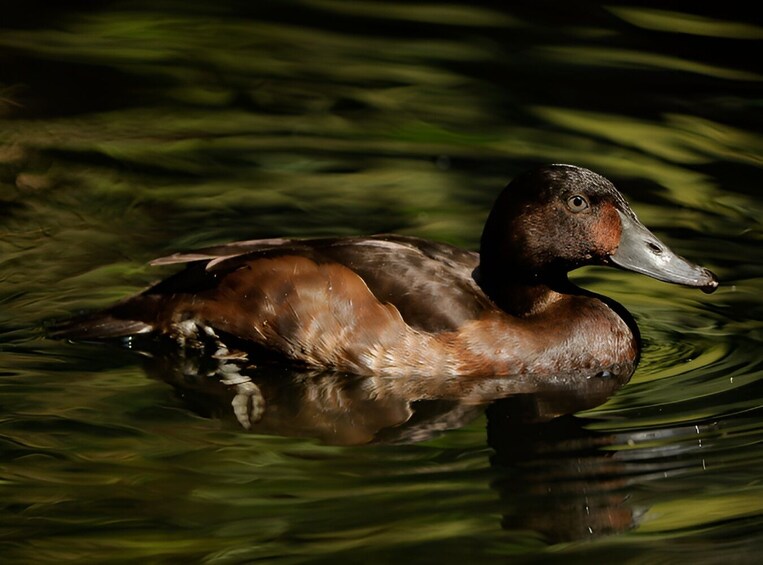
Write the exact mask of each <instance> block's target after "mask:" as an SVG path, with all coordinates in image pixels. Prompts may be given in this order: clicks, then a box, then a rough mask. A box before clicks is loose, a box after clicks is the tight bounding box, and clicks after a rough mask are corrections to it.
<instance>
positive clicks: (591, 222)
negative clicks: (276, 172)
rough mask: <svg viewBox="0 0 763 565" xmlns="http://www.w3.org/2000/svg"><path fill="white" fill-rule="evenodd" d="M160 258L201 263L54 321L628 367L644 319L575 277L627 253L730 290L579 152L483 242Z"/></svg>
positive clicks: (528, 179)
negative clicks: (649, 223) (678, 249)
mask: <svg viewBox="0 0 763 565" xmlns="http://www.w3.org/2000/svg"><path fill="white" fill-rule="evenodd" d="M157 263H158V264H169V263H190V264H189V265H188V267H187V268H186V269H185V270H183V271H181V272H179V273H177V274H175V275H174V276H171V277H170V278H168V279H166V280H165V281H163V282H160V283H158V284H157V285H155V286H153V287H151V288H149V289H148V290H146V291H145V292H143V293H141V294H139V295H137V296H134V297H132V298H128V299H126V300H125V301H123V302H120V303H118V304H116V305H115V306H112V307H110V308H108V309H106V310H104V311H102V312H98V313H95V314H93V315H91V316H88V317H85V318H82V319H80V320H76V321H73V322H70V323H67V324H65V325H63V326H60V327H59V328H57V329H55V330H53V332H52V335H53V336H55V337H64V338H73V339H101V338H116V337H125V336H130V335H133V334H145V333H152V334H163V335H168V336H170V337H172V338H173V339H175V340H177V341H178V342H180V343H183V344H185V345H186V346H188V345H193V344H196V345H199V344H201V343H204V342H206V343H212V344H213V346H214V347H215V348H216V349H218V350H219V351H218V355H219V356H221V357H225V356H226V355H228V354H229V353H230V351H231V350H232V349H233V348H234V347H235V348H237V349H242V350H250V349H256V350H262V351H267V352H269V353H273V354H276V355H278V356H281V357H283V358H286V359H289V360H291V361H296V362H299V363H302V364H305V365H308V366H313V367H325V368H332V369H335V370H339V371H343V372H348V373H356V374H365V375H411V374H419V375H438V376H481V375H482V376H484V375H515V374H519V373H522V374H529V375H535V376H536V377H537V378H539V379H546V378H549V379H551V378H555V376H557V375H564V374H570V373H574V372H576V371H581V370H582V371H586V372H593V373H600V374H602V375H604V376H610V375H615V376H617V377H620V376H622V375H623V374H627V375H630V374H631V373H632V371H633V367H634V365H635V362H636V359H637V357H638V339H637V330H636V328H635V324H634V323H633V320H632V319H631V317H630V316H629V315H628V314H627V312H625V310H624V309H623V308H622V307H620V306H619V305H617V304H615V303H613V302H612V301H609V300H607V299H605V298H603V297H600V296H597V295H594V294H592V293H590V292H586V291H584V290H582V289H580V288H578V287H576V286H574V285H573V284H571V283H570V282H569V281H568V279H567V273H568V272H569V271H570V270H572V269H575V268H577V267H580V266H582V265H597V264H598V265H602V264H603V265H607V264H614V265H618V266H620V267H623V268H626V269H630V270H634V271H637V272H640V273H644V274H647V275H649V276H652V277H655V278H658V279H661V280H664V281H668V282H673V283H678V284H684V285H688V286H694V287H700V288H702V289H703V290H706V291H712V290H714V289H715V288H716V286H717V282H716V279H715V277H714V276H713V274H712V273H710V272H709V271H707V270H706V269H703V268H701V267H698V266H696V265H693V264H691V263H689V262H687V261H686V260H684V259H683V258H681V257H679V256H677V255H675V254H674V253H673V252H672V251H670V249H668V248H667V247H666V246H665V245H664V244H663V243H662V242H660V241H659V240H658V239H657V238H656V237H655V236H654V235H653V234H651V233H650V232H649V231H648V230H647V229H646V228H645V227H644V226H643V225H642V224H641V223H640V222H639V221H638V219H637V218H636V216H635V215H634V214H633V212H632V211H631V209H630V208H629V206H628V204H627V203H626V202H625V200H624V199H623V197H622V196H621V195H620V193H619V192H618V191H617V190H616V189H615V188H614V186H613V185H612V184H611V183H610V182H609V181H608V180H607V179H605V178H604V177H601V176H599V175H597V174H595V173H593V172H591V171H588V170H586V169H581V168H578V167H573V166H569V165H550V166H545V167H541V168H539V169H536V170H534V171H531V172H529V173H526V174H524V175H522V176H520V177H518V178H516V179H515V180H514V181H513V182H512V183H511V184H510V185H509V186H508V187H507V188H506V189H505V190H504V191H503V193H501V195H500V196H499V197H498V200H497V201H496V203H495V206H494V207H493V210H492V212H491V213H490V216H489V218H488V220H487V224H486V225H485V229H484V232H483V235H482V242H481V247H480V253H479V255H478V254H476V253H471V252H468V251H464V250H461V249H458V248H455V247H451V246H449V245H445V244H442V243H433V242H429V241H424V240H421V239H417V238H412V237H402V236H374V237H370V238H340V239H314V240H304V241H300V240H286V239H277V240H256V241H248V242H239V243H232V244H229V245H224V246H221V247H215V248H211V249H207V250H202V251H199V252H196V253H190V254H178V255H173V256H170V257H167V258H164V259H160V260H158V261H157Z"/></svg>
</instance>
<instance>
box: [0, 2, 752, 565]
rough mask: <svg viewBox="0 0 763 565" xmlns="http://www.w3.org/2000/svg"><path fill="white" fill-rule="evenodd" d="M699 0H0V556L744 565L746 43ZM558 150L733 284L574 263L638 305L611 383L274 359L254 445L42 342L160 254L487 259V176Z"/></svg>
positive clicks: (216, 399) (182, 382) (218, 400)
mask: <svg viewBox="0 0 763 565" xmlns="http://www.w3.org/2000/svg"><path fill="white" fill-rule="evenodd" d="M40 6H42V4H40ZM691 10H692V12H691V13H679V12H671V11H664V10H662V9H658V8H654V7H651V6H649V5H647V4H644V5H643V6H639V5H638V3H630V4H628V5H619V4H607V5H606V6H604V5H597V4H590V3H583V2H568V3H565V4H563V5H556V4H554V5H546V4H542V5H539V4H535V5H534V7H530V6H529V5H527V6H522V7H515V8H505V7H502V6H501V4H499V3H491V2H483V3H480V4H479V5H476V4H470V5H466V4H447V5H442V6H440V5H433V4H410V3H399V4H390V3H376V2H361V3H355V2H353V3H349V2H348V3H343V2H333V1H330V0H328V1H327V0H313V1H306V2H300V3H286V2H281V3H256V4H255V3H253V4H252V5H251V6H249V5H246V6H245V5H243V4H242V5H240V6H238V7H237V8H236V10H233V9H228V8H226V7H224V6H206V5H204V3H201V2H191V3H188V2H165V3H162V4H161V6H159V5H157V4H156V3H148V2H145V3H144V2H137V3H136V2H131V3H122V2H106V3H99V4H98V9H95V8H94V7H93V6H92V5H91V4H90V3H87V2H79V3H75V6H74V7H71V6H70V7H67V8H64V7H61V6H59V5H58V4H55V5H54V6H47V7H45V9H44V10H37V9H32V7H30V6H29V5H26V4H25V5H23V6H21V5H18V6H12V7H10V8H8V9H6V10H4V12H5V13H4V16H3V21H2V24H1V25H2V26H3V29H2V30H0V182H1V183H2V184H1V185H0V186H1V188H2V191H1V192H0V222H1V223H2V224H1V226H0V246H1V247H0V253H1V254H0V261H1V262H2V268H1V269H0V304H2V308H0V359H1V360H2V361H1V362H0V387H1V388H0V404H1V406H2V409H1V410H0V414H2V416H1V417H0V446H1V447H0V470H1V475H0V493H1V494H0V504H1V505H2V512H0V550H1V551H2V553H3V555H4V561H5V562H18V563H28V562H38V563H39V562H52V561H56V562H58V561H62V560H72V561H79V562H134V561H135V560H138V559H144V560H148V561H150V562H177V561H180V560H190V561H200V562H214V563H239V562H250V561H256V560H262V561H270V560H273V561H275V560H276V559H278V560H279V561H280V562H285V563H298V562H332V563H334V562H341V561H347V562H363V563H375V562H378V563H384V562H390V561H393V560H400V561H403V560H404V561H405V562H421V563H427V562H478V561H479V562H496V563H499V562H500V563H502V562H506V561H512V562H515V561H516V562H533V561H539V560H543V561H544V562H560V563H562V562H563V563H568V562H570V561H583V560H585V561H590V560H594V561H596V562H600V561H602V560H604V559H606V560H607V561H615V560H622V561H626V562H629V563H641V562H667V563H673V562H693V563H717V562H721V561H723V562H732V563H747V562H754V560H755V558H756V557H757V555H759V553H760V551H761V549H763V539H762V536H761V531H762V530H763V487H761V475H762V474H761V471H762V470H763V445H762V444H761V439H762V438H763V425H761V415H763V409H762V407H763V380H762V379H761V367H762V366H763V362H762V358H763V356H762V355H761V341H763V339H762V338H763V334H762V332H761V318H762V316H761V313H762V310H763V308H762V305H763V300H762V299H761V296H763V292H762V291H763V283H762V280H763V279H762V278H761V275H762V274H763V261H761V256H760V251H759V250H760V240H761V229H760V222H759V218H760V217H761V212H763V206H762V205H761V200H760V197H759V191H760V185H761V174H760V170H761V169H760V165H761V153H762V151H761V149H762V147H761V145H762V144H761V138H760V135H759V131H760V130H759V126H760V105H759V102H760V97H761V89H760V84H761V74H760V72H759V71H760V69H759V63H758V57H757V50H758V49H759V46H760V43H759V40H760V39H761V27H760V24H759V21H758V20H756V19H755V18H754V17H753V16H752V11H751V10H752V8H747V9H745V10H742V9H738V10H736V11H735V10H734V9H732V8H731V7H729V6H725V5H724V6H718V7H717V8H716V7H708V8H698V7H696V6H692V7H691ZM543 162H570V163H574V164H578V165H581V166H586V167H590V168H592V169H594V170H596V171H598V172H600V173H602V174H604V175H606V176H608V177H609V178H611V179H612V180H613V181H615V183H616V184H617V186H619V187H620V188H621V190H622V191H623V192H625V193H626V195H627V196H628V198H629V200H630V202H631V204H632V205H633V207H634V209H635V210H636V211H637V213H638V214H639V216H640V217H641V219H642V220H643V221H644V223H645V224H647V225H648V226H649V227H650V228H652V229H653V231H655V232H656V233H658V234H659V236H660V237H661V238H663V239H664V240H665V241H666V242H668V243H669V244H670V245H671V247H672V248H673V249H675V250H676V251H677V252H679V253H681V254H682V255H685V256H687V257H690V258H691V259H692V260H694V261H696V262H698V263H700V264H702V265H704V266H707V267H709V268H711V269H712V270H714V271H715V272H716V273H717V274H718V275H719V276H720V279H721V281H722V287H721V288H720V289H719V290H718V292H716V293H715V294H713V295H710V296H707V295H704V294H701V293H699V292H696V291H692V290H689V289H683V288H678V287H673V286H670V285H666V284H664V283H660V282H657V281H653V280H651V279H647V278H645V277H641V276H638V275H636V274H633V273H623V272H618V271H614V270H611V269H603V268H597V269H587V270H583V271H581V272H579V273H577V274H576V277H575V278H576V280H578V281H579V283H580V284H581V285H583V286H585V287H586V288H589V289H591V290H593V291H596V292H600V293H602V294H605V295H607V296H610V297H612V298H614V299H615V300H617V301H619V302H621V303H622V304H624V305H625V306H626V307H627V308H628V309H629V310H630V311H631V312H632V313H633V314H634V315H635V316H636V318H637V320H638V323H639V326H640V328H641V332H642V334H643V337H644V352H643V357H642V361H641V364H640V366H639V368H638V370H637V371H636V373H635V375H634V376H633V378H632V380H631V381H630V383H628V384H627V385H625V386H624V387H623V388H621V389H620V390H617V391H615V390H614V389H616V388H617V386H616V384H615V385H613V387H612V390H593V389H592V388H591V387H590V386H588V385H586V386H583V385H581V387H580V388H578V389H577V391H576V393H575V394H572V393H571V392H570V391H566V392H564V391H563V392H562V393H559V394H549V395H546V396H545V397H542V398H538V397H532V396H527V395H520V396H515V397H512V398H509V399H505V400H500V401H494V400H493V399H494V397H495V396H496V394H497V392H496V391H495V390H494V389H495V388H496V387H497V386H498V385H496V384H495V383H487V384H484V383H482V384H480V385H479V386H478V385H477V384H475V385H474V389H470V390H469V391H463V390H460V389H459V388H458V383H456V384H453V383H439V382H438V383H437V386H435V385H433V384H432V383H427V382H403V383H401V382H392V383H390V382H375V381H373V380H371V381H369V380H364V379H355V378H341V377H339V376H337V375H331V374H323V375H306V374H300V373H294V372H292V371H289V370H287V369H277V368H270V369H268V370H266V371H264V373H263V374H258V375H256V376H254V377H253V378H254V379H255V380H256V382H258V383H259V385H260V388H261V391H262V393H263V396H264V397H265V401H266V406H267V410H266V412H265V414H266V417H264V418H263V419H262V420H261V421H260V422H258V423H256V425H254V426H253V427H252V430H251V431H246V430H245V429H244V428H242V426H241V425H240V423H239V421H238V420H237V418H236V417H235V415H234V414H233V413H232V410H231V405H230V402H231V399H232V396H233V395H234V393H235V391H232V390H231V389H230V388H228V387H225V386H223V385H221V384H220V383H219V382H216V381H215V380H213V379H204V378H196V379H193V378H188V377H187V376H186V375H184V374H183V373H182V371H181V372H178V371H177V368H176V367H173V366H172V365H161V363H156V362H154V363H151V362H147V361H146V359H144V358H142V357H141V356H140V355H138V354H136V353H134V352H132V351H127V350H122V349H118V348H111V347H103V346H94V345H88V344H69V343H58V342H51V341H49V340H46V339H45V337H44V330H43V325H44V324H45V323H46V322H48V321H49V320H52V319H59V318H62V317H65V316H67V315H69V314H71V313H73V312H77V311H81V310H87V309H91V308H97V307H101V306H104V305H106V304H109V303H110V302H112V301H114V300H117V299H119V298H121V297H123V296H125V295H127V294H129V293H131V292H135V291H137V290H139V289H141V288H143V287H144V286H146V285H147V284H149V283H150V282H151V281H153V280H156V279H157V278H159V277H160V276H163V275H164V274H167V273H168V272H171V271H172V269H171V268H166V269H159V270H157V269H151V268H149V267H146V266H145V264H146V262H147V261H148V260H150V259H152V258H154V257H157V256H161V255H164V254H167V253H170V252H173V251H176V250H178V249H188V248H193V247H198V246H203V245H210V244H215V243H220V242H225V241H230V240H236V239H249V238H257V237H273V236H281V235H289V236H308V235H309V236H314V235H328V234H333V235H336V234H340V235H341V234H361V233H374V232H385V231H395V232H398V233H406V234H415V235H419V236H423V237H428V238H432V239H438V240H443V241H448V242H450V243H454V244H458V245H463V246H465V247H469V248H474V247H475V246H476V244H477V242H478V239H479V234H480V230H481V227H482V222H483V221H484V218H485V216H486V214H487V211H488V209H489V207H490V204H491V202H492V199H493V198H494V197H495V196H496V194H497V192H498V191H499V190H500V188H501V187H502V186H503V185H504V184H505V183H506V182H507V181H508V180H509V179H510V178H511V177H512V176H513V175H515V174H517V173H518V172H520V171H523V170H525V169H527V168H529V167H531V166H533V165H535V164H538V163H543ZM502 386H506V384H505V383H504V384H503V385H502ZM480 387H482V388H480ZM491 387H493V388H491ZM498 388H500V387H498ZM380 390H381V391H383V394H379V393H378V392H379V391H380ZM374 391H376V393H375V394H372V392H374ZM499 392H500V391H499ZM504 392H506V391H505V390H504ZM515 392H516V391H515ZM611 393H614V394H612V396H611V398H609V399H608V400H607V397H608V396H609V395H610V394H611ZM565 412H575V415H574V416H564V417H562V418H560V419H557V420H553V421H551V422H548V421H546V420H547V419H548V417H550V416H551V415H555V414H558V413H565Z"/></svg>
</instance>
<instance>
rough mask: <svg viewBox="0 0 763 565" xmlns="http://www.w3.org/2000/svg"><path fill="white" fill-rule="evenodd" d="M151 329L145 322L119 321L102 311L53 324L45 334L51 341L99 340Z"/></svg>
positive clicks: (140, 332)
mask: <svg viewBox="0 0 763 565" xmlns="http://www.w3.org/2000/svg"><path fill="white" fill-rule="evenodd" d="M153 329H154V327H153V326H152V325H151V324H148V323H146V322H142V321H140V320H126V319H120V318H117V317H115V316H113V315H112V314H111V313H110V312H108V311H104V312H95V313H93V314H86V315H84V316H79V317H76V318H70V319H68V320H64V321H62V322H59V323H54V324H52V325H51V326H49V327H48V328H47V334H48V337H50V338H52V339H73V340H88V339H99V340H100V339H112V338H118V337H126V336H130V335H135V334H144V333H148V332H150V331H152V330H153Z"/></svg>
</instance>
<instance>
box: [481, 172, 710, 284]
mask: <svg viewBox="0 0 763 565" xmlns="http://www.w3.org/2000/svg"><path fill="white" fill-rule="evenodd" d="M480 255H481V261H480V270H481V276H482V277H483V280H486V281H487V280H492V281H494V282H495V283H496V284H502V283H505V282H507V281H516V282H517V283H520V284H528V283H532V282H533V281H535V282H537V283H546V284H550V285H553V284H554V283H556V282H559V281H566V277H567V273H568V272H569V271H571V270H572V269H575V268H577V267H581V266H583V265H615V266H618V267H621V268H623V269H628V270H631V271H636V272H638V273H642V274H644V275H648V276H650V277H653V278H656V279H659V280H661V281H665V282H670V283H675V284H681V285H685V286H690V287H696V288H700V289H702V290H703V291H705V292H712V291H714V290H715V289H716V288H717V287H718V281H717V279H716V277H715V275H714V274H713V273H711V272H710V271H708V270H707V269H705V268H703V267H700V266H698V265H695V264H693V263H690V262H689V261H687V260H686V259H684V258H683V257H680V256H679V255H676V254H675V253H674V252H673V251H671V250H670V248H668V246H667V245H665V244H664V243H663V242H661V241H660V240H659V239H658V238H657V237H656V236H655V235H654V234H653V233H652V232H650V231H649V230H648V229H647V228H646V227H645V226H644V225H643V224H642V223H641V222H640V221H639V220H638V218H637V217H636V215H635V214H634V213H633V211H632V210H631V209H630V206H628V203H627V202H626V201H625V199H624V198H623V196H622V195H621V194H620V193H619V192H618V191H617V189H616V188H615V187H614V185H613V184H612V183H611V182H610V181H609V180H607V179H606V178H604V177H602V176H601V175H598V174H596V173H594V172H592V171H589V170H588V169H583V168H580V167H574V166H572V165H546V166H543V167H540V168H537V169H535V170H532V171H530V172H528V173H525V174H523V175H521V176H519V177H517V178H516V179H515V180H514V181H512V182H511V184H509V186H507V187H506V189H504V191H503V192H502V193H501V195H500V196H499V197H498V199H497V200H496V203H495V205H494V206H493V210H492V211H491V213H490V216H489V217H488V220H487V223H486V224H485V230H484V232H483V234H482V242H481V247H480Z"/></svg>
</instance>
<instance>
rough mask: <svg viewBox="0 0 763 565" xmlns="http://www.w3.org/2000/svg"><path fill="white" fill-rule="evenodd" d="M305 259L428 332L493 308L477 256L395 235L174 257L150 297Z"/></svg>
mask: <svg viewBox="0 0 763 565" xmlns="http://www.w3.org/2000/svg"><path fill="white" fill-rule="evenodd" d="M288 256H296V257H304V258H307V259H310V260H312V261H314V262H316V263H318V264H326V263H335V264H338V265H341V266H343V267H345V268H347V269H349V270H350V271H352V272H354V273H355V274H356V275H357V276H358V277H360V278H361V279H362V280H363V282H364V283H365V285H366V286H367V287H368V289H369V290H370V291H371V292H372V293H373V295H374V296H375V297H376V298H377V299H378V300H379V302H382V303H386V304H391V305H393V306H394V307H395V308H396V309H397V310H398V311H399V312H400V314H401V316H402V317H403V320H405V322H406V323H407V324H408V325H410V326H411V327H413V328H415V329H419V330H422V331H428V332H439V331H450V330H455V329H458V328H459V327H460V326H461V325H462V324H463V323H464V322H465V321H467V320H470V319H474V318H477V317H479V315H480V314H481V313H482V312H484V311H485V310H487V309H493V308H495V307H494V306H493V304H492V302H490V300H489V299H488V298H487V297H486V296H485V295H484V293H483V292H482V290H481V289H480V287H479V285H478V284H477V282H476V281H475V278H474V273H475V270H476V269H477V267H478V265H479V256H478V255H477V254H476V253H474V252H471V251H466V250H463V249H459V248H457V247H454V246H451V245H447V244H444V243H437V242H432V241H428V240H424V239H420V238H415V237H407V236H399V235H377V236H372V237H363V238H361V237H357V238H355V237H343V238H322V239H307V240H289V239H262V240H251V241H242V242H236V243H231V244H227V245H222V246H217V247H210V248H206V249H202V250H199V251H195V252H193V253H186V254H175V255H171V256H169V257H166V258H162V259H159V260H157V261H154V262H153V264H156V265H166V264H173V263H191V264H190V265H189V266H188V268H186V270H184V271H180V272H179V273H177V274H176V275H174V276H172V277H170V278H169V279H166V280H164V281H162V282H160V283H159V284H157V285H156V286H154V287H153V288H151V289H149V291H147V293H148V294H154V295H155V294H175V293H189V292H190V293H195V292H201V291H205V290H208V289H210V288H212V287H213V286H214V285H215V284H217V282H218V281H219V280H220V279H221V278H223V277H225V276H226V274H228V273H232V272H234V271H237V270H238V269H242V268H248V267H250V266H251V264H252V263H253V262H256V261H258V260H260V259H273V258H283V257H288Z"/></svg>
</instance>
